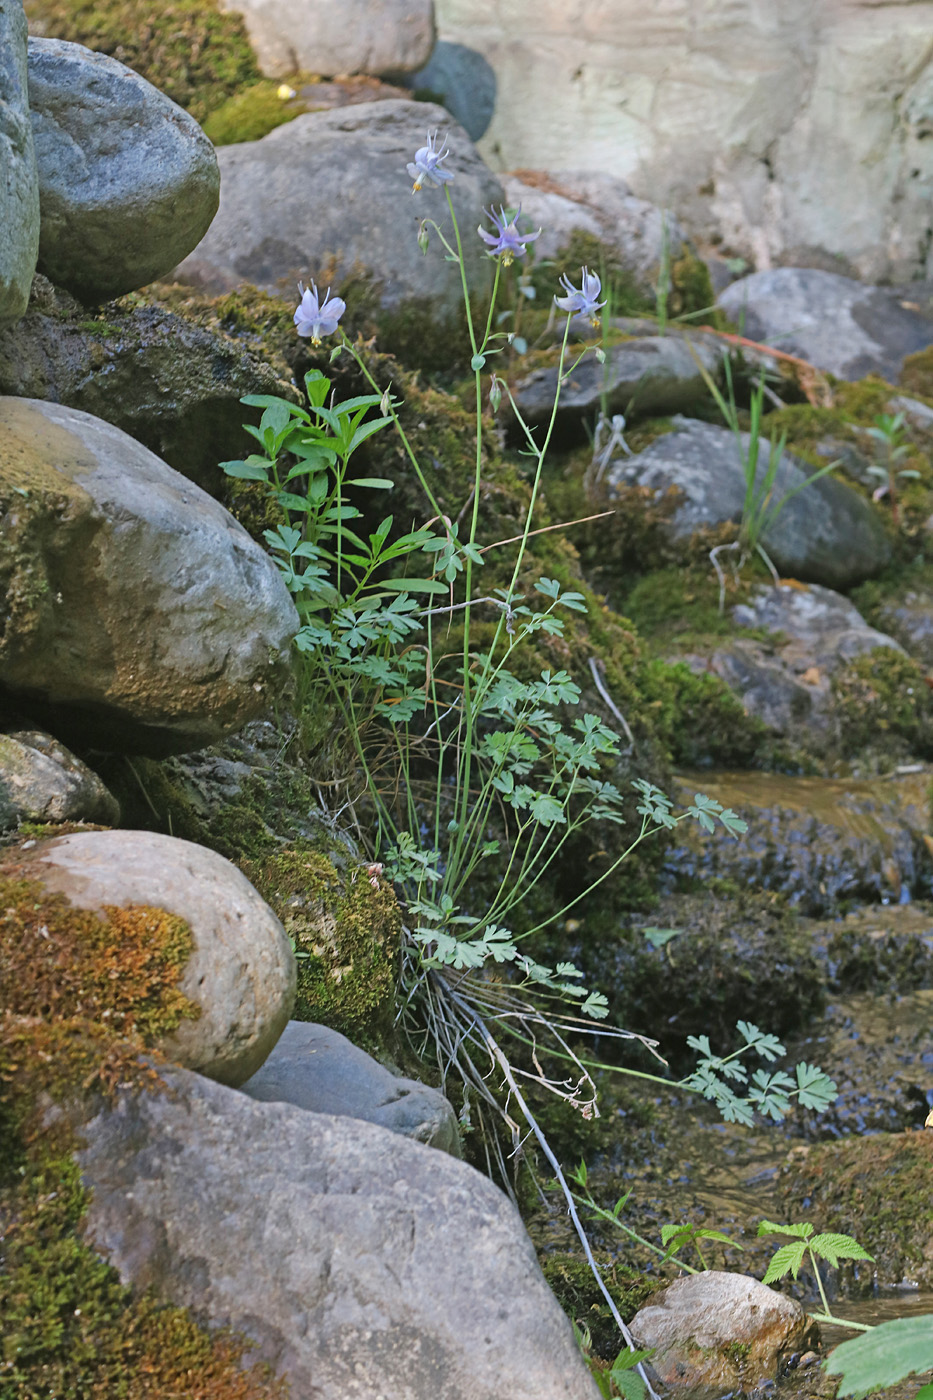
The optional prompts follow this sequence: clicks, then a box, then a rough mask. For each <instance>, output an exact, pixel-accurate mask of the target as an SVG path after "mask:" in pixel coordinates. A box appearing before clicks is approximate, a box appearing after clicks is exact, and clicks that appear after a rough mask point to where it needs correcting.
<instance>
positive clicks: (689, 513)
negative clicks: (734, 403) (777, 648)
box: [596, 347, 891, 589]
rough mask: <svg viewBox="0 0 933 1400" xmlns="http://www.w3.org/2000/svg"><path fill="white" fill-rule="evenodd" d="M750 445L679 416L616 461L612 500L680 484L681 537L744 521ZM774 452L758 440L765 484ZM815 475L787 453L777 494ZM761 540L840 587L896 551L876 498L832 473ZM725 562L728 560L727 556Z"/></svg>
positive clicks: (788, 565)
mask: <svg viewBox="0 0 933 1400" xmlns="http://www.w3.org/2000/svg"><path fill="white" fill-rule="evenodd" d="M622 348H623V349H624V347H622ZM596 368H597V370H598V368H599V366H598V365H597V367H596ZM748 444H749V439H748V435H747V434H743V435H742V446H741V450H740V448H739V444H738V443H737V442H736V439H735V437H734V436H733V434H732V433H731V432H730V431H729V429H728V428H720V427H717V426H716V425H715V424H713V423H701V422H696V421H694V420H692V419H687V418H681V417H675V419H674V431H673V432H670V433H665V434H664V435H663V436H662V437H659V438H656V439H655V440H654V442H652V443H651V444H650V446H649V447H647V448H645V450H644V451H643V452H639V453H637V454H636V455H634V456H630V457H622V456H619V457H616V458H615V459H614V460H613V461H611V462H610V463H609V465H608V467H607V469H606V473H605V478H604V479H605V483H606V486H607V488H608V494H609V498H610V503H611V500H612V497H613V495H614V494H617V493H619V492H620V491H622V490H623V489H624V488H626V487H631V486H640V487H643V488H645V487H647V488H649V489H650V490H651V491H652V492H654V494H655V497H656V498H661V497H663V496H665V495H666V494H667V493H669V492H671V491H672V490H675V491H677V492H678V493H679V499H678V500H677V504H676V506H675V508H674V510H673V512H672V513H671V514H670V517H669V520H668V522H667V525H666V529H667V531H668V533H669V535H670V537H671V538H672V540H675V541H676V540H687V539H689V538H690V536H691V535H693V534H694V533H695V532H696V531H698V530H710V529H718V528H719V527H720V526H721V525H724V524H726V523H727V522H729V521H734V522H736V524H738V522H739V520H740V519H741V516H742V509H743V505H744V501H745V492H746V484H745V477H744V474H743V468H742V461H743V455H744V454H745V453H746V452H747V450H748ZM769 451H770V444H769V443H767V442H761V443H760V444H759V449H758V467H757V480H758V482H759V484H760V482H761V480H762V479H763V477H764V473H765V471H766V469H767V466H768V458H769ZM811 475H812V469H809V468H807V467H806V466H805V465H804V463H803V462H801V461H799V460H798V459H797V458H795V457H794V456H793V455H792V454H791V453H789V452H785V453H784V454H783V456H782V458H781V462H780V465H779V467H778V470H777V475H776V477H775V483H774V497H775V499H778V498H780V497H781V496H783V495H785V494H786V493H787V492H788V491H790V490H793V489H794V488H795V487H797V486H799V485H800V483H801V482H803V481H805V480H806V479H807V477H809V476H811ZM762 543H763V545H764V547H765V549H766V550H767V551H768V554H769V556H770V557H771V559H772V560H773V561H774V564H775V567H776V568H777V569H778V571H779V572H780V573H781V574H783V575H784V576H785V577H787V578H794V579H802V580H804V581H806V582H809V583H821V584H825V585H826V586H827V587H828V588H838V589H845V588H850V587H852V586H854V585H855V584H856V583H859V582H861V581H862V580H864V579H867V578H871V577H872V576H873V575H874V574H876V573H878V572H879V571H880V570H881V569H882V568H883V567H884V565H885V563H886V562H887V560H888V558H889V556H890V552H891V551H890V545H889V543H888V540H887V537H886V535H885V532H884V527H883V525H882V523H881V519H880V517H879V516H878V514H877V513H876V512H875V511H874V510H873V509H872V506H871V505H870V504H869V502H868V501H866V500H865V499H864V498H863V497H862V496H860V495H859V494H858V493H857V492H856V491H854V490H853V488H852V487H851V486H847V485H846V484H845V483H844V482H842V481H837V480H835V479H834V478H833V477H831V476H824V477H821V478H820V479H819V480H818V481H814V482H812V483H811V484H810V485H808V486H806V487H805V488H804V489H803V490H800V491H797V493H796V495H794V496H793V497H791V499H790V500H788V502H787V504H786V505H785V506H784V508H783V510H782V511H781V513H780V515H779V516H778V517H777V520H776V521H775V522H774V523H773V524H772V525H771V526H770V527H769V528H768V529H767V530H766V531H765V532H764V535H763V537H762ZM724 563H725V564H726V566H727V567H728V557H727V558H726V560H725V561H724Z"/></svg>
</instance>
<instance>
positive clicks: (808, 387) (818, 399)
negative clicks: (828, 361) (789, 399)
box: [694, 326, 833, 408]
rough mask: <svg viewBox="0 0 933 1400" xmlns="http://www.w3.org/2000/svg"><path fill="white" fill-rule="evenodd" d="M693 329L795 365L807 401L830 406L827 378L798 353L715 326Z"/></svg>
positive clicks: (831, 404)
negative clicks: (794, 353) (779, 348)
mask: <svg viewBox="0 0 933 1400" xmlns="http://www.w3.org/2000/svg"><path fill="white" fill-rule="evenodd" d="M694 329H695V330H697V331H703V332H704V333H705V334H707V335H715V336H716V337H717V338H718V339H719V340H725V341H727V342H728V344H730V345H739V346H744V347H745V348H746V349H748V350H761V351H762V352H763V353H764V354H766V355H770V356H771V357H772V358H773V359H775V360H783V361H784V363H785V364H788V365H796V366H797V368H798V370H800V371H801V373H800V374H799V375H798V379H799V381H800V387H801V389H802V390H803V392H804V393H805V394H806V396H807V401H808V402H809V403H811V404H812V405H813V406H814V407H815V408H832V406H833V391H832V389H831V388H830V387H829V380H828V379H827V378H826V376H825V374H823V372H822V370H819V369H817V367H816V365H814V364H811V363H810V361H809V360H804V359H801V357H800V356H799V355H791V354H790V353H789V352H788V351H787V350H775V348H774V346H773V345H765V344H764V343H763V342H762V341H760V340H749V339H748V337H747V336H744V335H735V334H734V333H733V332H732V331H718V330H717V329H716V327H715V326H695V327H694Z"/></svg>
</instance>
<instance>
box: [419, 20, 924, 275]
mask: <svg viewBox="0 0 933 1400" xmlns="http://www.w3.org/2000/svg"><path fill="white" fill-rule="evenodd" d="M436 10H437V17H438V28H439V34H440V38H441V39H442V40H445V41H448V42H454V43H458V44H463V45H467V46H469V47H471V48H472V49H474V50H478V51H479V52H480V53H481V54H482V55H483V56H484V57H485V59H487V60H488V61H489V63H490V64H491V66H492V68H493V70H494V72H495V76H496V89H497V91H496V104H495V111H494V114H493V117H492V121H491V123H490V125H489V127H488V129H487V130H486V133H485V135H484V137H483V138H482V140H481V142H480V149H481V151H482V152H483V154H484V155H485V156H486V158H487V159H488V160H489V161H490V162H491V163H492V164H493V165H497V166H498V167H499V168H500V169H514V168H517V167H523V166H526V167H527V166H530V167H536V168H544V169H550V170H562V169H573V168H577V169H589V170H607V171H609V172H611V173H612V174H614V175H619V176H622V177H624V178H625V179H626V180H628V181H629V183H630V184H631V186H632V188H633V190H634V192H635V193H636V194H638V195H640V196H642V197H643V198H646V199H650V200H652V201H653V202H655V203H664V204H668V205H670V206H671V207H672V208H673V209H674V210H675V212H676V213H677V214H678V215H679V216H681V217H682V218H684V219H686V221H687V224H688V227H689V228H690V229H691V231H692V232H693V233H694V234H695V235H697V236H700V237H704V236H705V237H709V236H712V237H714V238H716V237H718V238H721V240H722V246H723V247H724V249H725V251H727V252H728V253H730V254H732V255H742V256H744V257H746V258H749V259H752V260H754V262H755V263H756V265H757V266H758V267H762V266H769V265H771V264H773V263H793V262H798V263H799V262H801V261H803V262H809V261H819V262H820V265H821V266H826V267H830V266H832V265H833V263H832V259H830V260H827V258H826V256H825V255H826V254H830V255H835V258H836V260H837V261H836V264H835V270H838V271H842V272H846V271H849V272H853V271H854V272H857V273H858V274H859V275H861V276H863V277H866V278H869V279H872V280H878V279H882V278H889V279H893V280H908V279H910V278H912V277H917V276H927V275H930V274H931V272H933V254H931V237H933V233H931V228H933V219H931V215H930V207H931V192H933V141H929V140H926V139H925V138H926V137H928V136H929V135H930V134H931V133H933V3H930V2H929V0H906V2H905V3H896V0H895V2H894V3H892V2H891V0H652V2H651V3H650V4H645V3H644V0H570V3H568V0H437V5H436ZM461 120H462V118H461ZM820 253H822V257H820Z"/></svg>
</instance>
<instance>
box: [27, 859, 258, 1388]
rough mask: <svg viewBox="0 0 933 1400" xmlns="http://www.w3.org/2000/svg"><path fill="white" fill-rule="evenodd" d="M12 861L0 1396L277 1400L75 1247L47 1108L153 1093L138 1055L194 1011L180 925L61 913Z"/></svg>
mask: <svg viewBox="0 0 933 1400" xmlns="http://www.w3.org/2000/svg"><path fill="white" fill-rule="evenodd" d="M19 857H20V852H19V851H18V850H17V849H16V848H13V849H11V850H10V852H8V854H7V856H6V858H5V859H4V860H3V861H2V862H0V1318H2V1319H3V1323H2V1327H0V1397H2V1400H40V1397H42V1398H43V1400H44V1397H48V1396H53V1395H54V1396H57V1397H61V1400H111V1397H124V1400H143V1397H153V1400H155V1398H156V1397H159V1400H164V1397H169V1396H177V1397H185V1400H262V1398H263V1397H270V1398H274V1400H280V1397H282V1396H283V1395H284V1393H285V1392H284V1385H283V1383H280V1382H276V1381H274V1380H272V1379H271V1378H270V1376H269V1374H268V1371H267V1370H266V1369H265V1368H262V1367H255V1366H254V1367H251V1368H248V1367H247V1368H244V1358H245V1357H246V1353H247V1352H248V1349H249V1344H248V1343H246V1342H244V1341H243V1340H242V1339H238V1338H235V1337H231V1336H229V1335H227V1334H225V1333H215V1334H209V1333H207V1332H205V1331H204V1330H203V1329H202V1328H200V1327H199V1326H198V1325H197V1324H196V1322H195V1321H194V1320H193V1319H192V1318H191V1316H190V1315H189V1314H188V1312H187V1311H186V1310H185V1309H183V1308H175V1307H163V1306H161V1305H160V1304H159V1303H158V1301H157V1300H155V1299H153V1298H151V1297H148V1296H144V1297H141V1298H134V1297H133V1295H132V1293H131V1292H130V1291H129V1289H127V1288H124V1286H123V1285H122V1284H121V1282H120V1279H119V1276H118V1275H117V1273H116V1270H114V1269H112V1268H111V1267H110V1265H109V1264H107V1263H106V1262H105V1260H103V1259H101V1258H100V1257H99V1256H98V1255H97V1254H95V1253H94V1251H93V1250H92V1249H90V1248H89V1247H88V1246H87V1245H86V1244H85V1243H84V1242H83V1240H82V1239H81V1229H80V1227H81V1221H82V1218H83V1215H84V1210H85V1195H84V1191H83V1189H82V1186H81V1180H80V1173H79V1171H78V1167H77V1165H76V1163H75V1161H74V1159H73V1157H72V1156H71V1149H72V1147H73V1145H74V1142H73V1140H74V1127H73V1122H72V1118H71V1115H70V1114H69V1113H65V1114H57V1113H54V1112H52V1113H50V1112H49V1108H50V1105H51V1104H55V1103H61V1104H66V1103H67V1102H68V1101H69V1100H73V1099H75V1098H77V1097H79V1096H81V1095H82V1094H89V1093H104V1094H112V1093H113V1092H114V1091H116V1090H117V1089H119V1088H124V1087H135V1088H139V1089H142V1088H150V1089H151V1088H154V1087H158V1086H159V1084H160V1080H159V1076H158V1064H157V1061H158V1056H157V1052H154V1051H153V1050H152V1049H151V1048H150V1047H152V1046H153V1045H154V1044H155V1042H156V1041H157V1040H158V1039H159V1037H160V1036H162V1035H164V1034H165V1033H167V1032H168V1031H171V1030H173V1029H174V1028H175V1027H176V1026H177V1025H178V1023H179V1021H181V1019H182V1018H183V1017H185V1016H197V1015H198V1013H199V1008H198V1007H197V1006H196V1005H195V1004H194V1003H193V1002H191V1001H189V1000H188V999H187V998H186V997H185V996H184V995H183V994H182V992H181V991H180V990H179V987H178V983H179V980H180V978H181V975H182V973H183V971H184V967H185V964H186V963H187V961H188V958H189V956H190V953H191V947H192V944H191V934H190V931H189V929H188V926H187V924H186V923H185V922H184V921H183V920H182V919H179V918H178V917H176V916H175V915H173V914H169V913H167V912H166V911H165V910H163V909H154V908H147V907H143V906H139V907H135V908H129V909H121V908H108V909H106V910H105V912H104V915H103V916H101V915H98V914H95V913H92V912H90V911H88V910H83V909H76V908H74V907H72V906H71V905H70V904H69V903H68V901H67V899H65V897H64V896H62V895H59V894H51V893H49V892H48V891H47V890H45V889H44V887H43V886H42V884H41V882H39V881H38V880H35V879H31V878H29V876H28V874H27V870H26V866H25V863H24V862H22V861H21V860H20V858H19ZM154 1056H155V1060H156V1063H153V1057H154Z"/></svg>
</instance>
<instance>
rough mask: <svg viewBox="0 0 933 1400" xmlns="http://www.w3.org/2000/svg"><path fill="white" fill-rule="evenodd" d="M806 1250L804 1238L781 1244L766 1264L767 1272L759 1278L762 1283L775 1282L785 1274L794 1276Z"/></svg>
mask: <svg viewBox="0 0 933 1400" xmlns="http://www.w3.org/2000/svg"><path fill="white" fill-rule="evenodd" d="M806 1252H807V1242H806V1240H799V1241H798V1242H797V1243H795V1244H784V1245H781V1248H780V1249H779V1250H778V1252H777V1253H776V1254H775V1256H774V1258H773V1259H772V1260H771V1263H770V1264H769V1265H768V1268H767V1272H766V1273H765V1276H764V1278H763V1279H762V1280H761V1281H762V1283H776V1282H777V1280H778V1279H779V1278H783V1277H784V1275H785V1274H792V1275H793V1277H794V1278H796V1277H797V1274H798V1273H799V1271H800V1265H801V1264H802V1263H803V1257H804V1255H805V1254H806Z"/></svg>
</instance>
